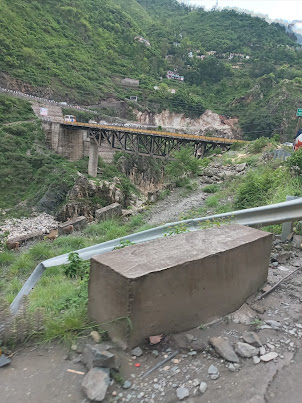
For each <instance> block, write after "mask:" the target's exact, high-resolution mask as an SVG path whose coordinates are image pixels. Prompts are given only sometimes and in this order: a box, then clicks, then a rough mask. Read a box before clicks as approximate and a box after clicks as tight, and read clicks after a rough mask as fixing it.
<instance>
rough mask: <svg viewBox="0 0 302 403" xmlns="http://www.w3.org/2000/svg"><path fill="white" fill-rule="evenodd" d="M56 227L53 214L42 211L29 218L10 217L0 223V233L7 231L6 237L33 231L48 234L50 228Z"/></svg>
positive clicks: (14, 236) (11, 237)
mask: <svg viewBox="0 0 302 403" xmlns="http://www.w3.org/2000/svg"><path fill="white" fill-rule="evenodd" d="M57 227H58V222H57V221H56V220H55V219H54V217H53V216H51V215H49V214H46V213H42V214H36V215H34V216H32V217H30V218H20V219H19V218H11V219H8V220H6V221H4V223H3V224H1V225H0V235H4V234H5V233H7V232H8V233H9V235H8V239H14V238H16V237H22V236H26V235H29V234H32V233H33V232H42V233H43V234H48V233H49V231H50V230H52V229H55V228H57Z"/></svg>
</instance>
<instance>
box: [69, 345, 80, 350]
mask: <svg viewBox="0 0 302 403" xmlns="http://www.w3.org/2000/svg"><path fill="white" fill-rule="evenodd" d="M70 348H71V350H72V351H77V349H78V346H77V344H72V346H71V347H70Z"/></svg>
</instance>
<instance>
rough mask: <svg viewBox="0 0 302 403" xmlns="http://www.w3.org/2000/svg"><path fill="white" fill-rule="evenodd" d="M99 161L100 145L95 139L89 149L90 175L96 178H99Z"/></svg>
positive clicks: (91, 141)
mask: <svg viewBox="0 0 302 403" xmlns="http://www.w3.org/2000/svg"><path fill="white" fill-rule="evenodd" d="M98 159H99V145H98V144H97V142H96V141H95V139H93V138H91V139H90V147H89V162H88V175H90V176H92V177H94V178H95V177H96V176H97V169H98Z"/></svg>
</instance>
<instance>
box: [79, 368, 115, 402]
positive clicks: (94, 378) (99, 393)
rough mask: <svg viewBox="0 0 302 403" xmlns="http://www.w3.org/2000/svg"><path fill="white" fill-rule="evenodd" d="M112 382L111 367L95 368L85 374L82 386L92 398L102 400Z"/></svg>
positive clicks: (97, 400)
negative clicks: (110, 376)
mask: <svg viewBox="0 0 302 403" xmlns="http://www.w3.org/2000/svg"><path fill="white" fill-rule="evenodd" d="M109 384H110V378H109V369H106V368H93V369H91V370H90V371H89V372H88V374H87V375H86V376H85V378H84V379H83V382H82V388H83V391H84V392H85V394H86V396H87V397H88V398H89V399H90V400H94V401H96V402H102V401H103V400H104V399H105V396H106V393H107V389H108V386H109Z"/></svg>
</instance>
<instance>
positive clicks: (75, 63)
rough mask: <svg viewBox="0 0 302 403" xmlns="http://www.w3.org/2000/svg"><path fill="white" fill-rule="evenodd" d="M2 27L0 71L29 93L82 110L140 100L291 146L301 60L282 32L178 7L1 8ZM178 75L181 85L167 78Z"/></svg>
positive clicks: (40, 4) (142, 2)
mask: <svg viewBox="0 0 302 403" xmlns="http://www.w3.org/2000/svg"><path fill="white" fill-rule="evenodd" d="M0 23H1V26H2V27H3V30H2V31H3V33H2V34H0V52H1V55H2V57H1V60H0V70H1V71H2V72H3V73H5V74H6V75H9V76H11V78H12V79H17V80H20V81H19V82H23V83H26V84H27V86H28V88H30V90H31V91H32V92H33V93H39V94H41V93H43V92H44V93H49V88H51V91H52V94H53V95H52V96H53V97H54V98H56V99H60V100H62V99H64V100H66V101H70V102H77V103H82V104H97V103H99V100H100V99H103V98H106V97H107V96H108V97H111V96H112V95H114V96H116V97H117V98H119V99H125V98H126V97H129V96H130V95H138V96H139V102H140V105H139V108H141V109H142V110H144V109H145V110H146V109H148V110H151V111H161V110H163V109H165V108H169V109H170V110H172V111H175V112H179V113H185V114H186V115H187V116H199V115H200V114H202V113H203V112H204V111H205V110H206V109H211V110H213V111H215V112H217V113H219V114H224V115H230V116H238V117H239V119H240V120H239V121H240V126H241V128H242V130H243V132H244V135H245V137H246V138H247V139H251V140H253V139H255V138H257V137H260V136H264V137H271V136H272V135H273V134H274V133H275V132H276V131H277V132H278V133H279V134H280V135H281V138H282V139H291V138H292V136H293V130H294V128H295V122H294V121H293V119H292V116H293V113H294V111H295V109H296V107H297V106H299V105H300V104H301V88H302V87H301V86H302V73H301V66H302V52H301V51H300V47H299V45H298V44H297V42H296V41H295V37H294V36H293V35H292V34H291V33H287V32H286V30H285V28H284V27H283V26H282V25H280V24H276V23H272V24H268V23H267V22H266V21H265V20H263V19H261V18H258V17H251V16H250V15H248V14H245V13H241V12H236V11H234V10H222V11H218V10H213V11H209V12H206V11H205V10H204V9H203V8H194V7H190V6H186V5H181V4H180V3H179V2H177V1H176V0H165V1H161V0H148V1H147V0H128V1H126V0H103V1H94V2H92V1H91V0H81V1H80V0H74V1H73V2H70V1H69V0H62V1H56V0H51V1H50V0H49V1H42V0H30V1H25V0H17V1H14V3H12V2H11V1H9V0H0ZM139 37H143V38H145V39H146V40H147V41H149V43H150V46H149V45H148V43H144V42H143V41H140V40H139ZM207 52H211V53H210V54H207ZM231 54H232V55H231ZM175 68H177V69H178V73H179V74H180V75H183V76H184V77H185V81H184V82H179V81H176V80H168V79H166V78H165V76H166V72H167V70H174V69H175ZM123 77H131V78H134V79H138V80H140V86H139V88H126V87H124V86H121V85H120V79H121V78H123ZM160 77H162V78H163V79H162V80H160ZM155 85H157V86H158V88H159V89H158V90H157V91H156V90H154V86H155ZM172 88H175V89H176V93H175V94H172V93H170V92H169V90H171V89H172ZM129 107H130V109H131V108H133V107H134V105H131V104H129ZM67 112H69V111H67ZM129 113H131V111H129ZM77 114H78V115H79V117H80V119H83V120H85V121H86V120H88V119H89V118H93V117H92V116H90V115H89V114H87V113H85V114H82V113H81V112H79V113H77Z"/></svg>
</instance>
